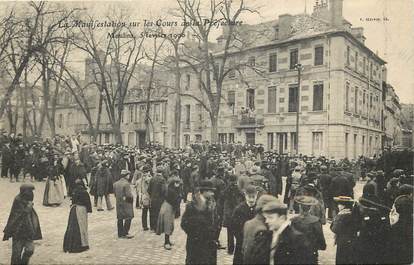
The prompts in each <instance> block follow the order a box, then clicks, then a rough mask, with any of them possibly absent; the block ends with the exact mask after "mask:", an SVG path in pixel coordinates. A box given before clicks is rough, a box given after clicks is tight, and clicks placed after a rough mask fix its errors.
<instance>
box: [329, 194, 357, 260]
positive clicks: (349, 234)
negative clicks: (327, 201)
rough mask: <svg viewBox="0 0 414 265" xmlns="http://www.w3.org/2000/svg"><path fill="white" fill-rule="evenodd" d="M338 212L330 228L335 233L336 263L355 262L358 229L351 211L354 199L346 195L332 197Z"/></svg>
mask: <svg viewBox="0 0 414 265" xmlns="http://www.w3.org/2000/svg"><path fill="white" fill-rule="evenodd" d="M334 201H335V202H336V203H337V204H338V209H339V212H338V214H337V215H336V216H335V218H334V220H333V222H332V224H331V230H332V232H334V233H335V244H336V245H337V247H336V260H335V263H336V264H356V262H357V259H356V255H355V253H356V251H355V250H356V247H355V244H356V240H357V232H358V230H359V226H358V219H357V218H356V216H355V215H354V213H353V207H354V200H353V199H352V198H351V197H348V196H338V197H334Z"/></svg>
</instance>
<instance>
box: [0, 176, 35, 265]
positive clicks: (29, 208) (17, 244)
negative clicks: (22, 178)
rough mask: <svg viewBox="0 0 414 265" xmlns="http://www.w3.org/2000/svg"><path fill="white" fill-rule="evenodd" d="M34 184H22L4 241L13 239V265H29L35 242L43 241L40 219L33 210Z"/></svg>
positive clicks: (5, 230) (13, 206) (6, 228)
mask: <svg viewBox="0 0 414 265" xmlns="http://www.w3.org/2000/svg"><path fill="white" fill-rule="evenodd" d="M33 190H34V186H33V184H22V185H21V186H20V193H19V194H18V195H17V196H16V197H15V198H14V201H13V205H12V208H11V211H10V215H9V219H8V220H7V224H6V227H5V228H4V231H3V232H4V237H3V241H7V240H9V238H12V256H11V264H28V263H29V260H30V257H31V256H32V255H33V253H34V244H33V241H34V240H40V239H42V231H41V229H40V223H39V218H38V216H37V214H36V211H35V210H34V209H33V197H34V194H33Z"/></svg>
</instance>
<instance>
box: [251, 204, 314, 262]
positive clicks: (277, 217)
mask: <svg viewBox="0 0 414 265" xmlns="http://www.w3.org/2000/svg"><path fill="white" fill-rule="evenodd" d="M262 211H263V216H264V217H265V220H266V224H267V225H268V227H269V231H270V232H271V237H270V240H269V242H270V244H269V245H268V248H267V249H268V250H269V252H268V255H269V264H271V265H273V264H309V261H308V260H306V252H307V249H308V248H309V244H308V243H307V240H306V237H305V235H304V234H303V233H301V232H299V231H297V230H296V229H295V228H294V227H293V226H292V225H291V223H290V221H289V220H288V218H287V206H286V205H285V204H283V203H281V202H280V201H278V200H276V201H271V202H269V203H267V204H266V205H265V206H263V210H262ZM255 246H256V247H257V248H259V247H262V246H261V245H260V244H255Z"/></svg>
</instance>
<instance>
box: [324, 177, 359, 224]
mask: <svg viewBox="0 0 414 265" xmlns="http://www.w3.org/2000/svg"><path fill="white" fill-rule="evenodd" d="M329 194H330V197H331V198H333V197H339V196H348V197H351V198H353V195H354V191H353V188H352V184H351V183H350V182H349V180H348V179H347V178H346V177H345V176H343V175H342V174H340V172H338V171H334V172H333V178H332V181H331V185H330V186H329ZM330 207H332V217H335V216H336V214H337V213H338V206H337V205H336V203H335V202H334V201H332V205H330Z"/></svg>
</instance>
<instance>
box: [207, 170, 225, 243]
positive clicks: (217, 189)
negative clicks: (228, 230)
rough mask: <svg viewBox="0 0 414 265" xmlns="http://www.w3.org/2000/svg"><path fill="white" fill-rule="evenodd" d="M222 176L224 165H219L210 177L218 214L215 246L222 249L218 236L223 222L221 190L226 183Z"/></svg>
mask: <svg viewBox="0 0 414 265" xmlns="http://www.w3.org/2000/svg"><path fill="white" fill-rule="evenodd" d="M223 176H224V167H223V166H222V165H220V166H219V167H218V169H217V173H215V174H213V177H212V178H211V179H210V181H211V183H213V187H214V200H215V201H216V206H217V215H218V220H217V221H218V227H217V233H216V240H217V246H218V248H219V249H223V248H224V247H222V246H221V244H220V241H219V237H220V232H221V228H222V224H223V215H224V200H223V195H224V194H223V192H224V189H225V188H226V185H225V183H224V181H223V179H222V178H223Z"/></svg>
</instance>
